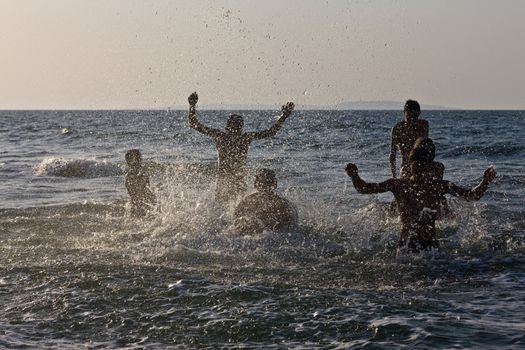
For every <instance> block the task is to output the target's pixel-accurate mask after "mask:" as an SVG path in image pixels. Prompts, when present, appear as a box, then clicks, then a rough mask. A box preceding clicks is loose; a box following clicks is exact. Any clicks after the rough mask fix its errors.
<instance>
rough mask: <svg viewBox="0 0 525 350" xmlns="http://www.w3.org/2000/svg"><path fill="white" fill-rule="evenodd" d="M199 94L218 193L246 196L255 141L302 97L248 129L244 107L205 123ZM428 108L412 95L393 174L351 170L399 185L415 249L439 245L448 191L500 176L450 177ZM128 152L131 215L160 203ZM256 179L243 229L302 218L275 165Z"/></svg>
mask: <svg viewBox="0 0 525 350" xmlns="http://www.w3.org/2000/svg"><path fill="white" fill-rule="evenodd" d="M197 101H198V95H197V93H195V92H194V93H192V94H191V95H190V96H189V98H188V102H189V115H188V121H189V125H190V127H191V128H192V129H195V130H196V131H198V132H200V133H202V134H204V135H207V136H209V137H211V138H212V139H213V141H214V142H215V146H216V148H217V154H218V166H217V182H216V193H215V198H216V200H217V202H219V203H221V204H228V203H232V202H234V201H237V200H238V199H239V198H242V197H244V195H245V194H246V191H247V184H246V180H245V177H246V175H245V174H246V171H245V168H246V159H247V155H248V149H249V147H250V144H251V143H252V141H255V140H261V139H265V138H270V137H273V136H275V135H276V133H277V132H278V131H279V129H280V128H281V127H282V125H283V123H284V122H285V121H286V119H287V118H288V117H289V116H290V115H291V114H292V112H293V110H294V104H293V103H292V102H288V103H286V104H285V105H284V106H282V109H281V111H282V114H281V116H280V117H279V119H278V120H277V121H276V122H275V124H274V125H273V126H272V127H270V128H269V129H267V130H264V131H259V132H243V127H244V120H243V118H242V117H241V116H239V115H236V114H232V115H230V117H229V118H228V120H227V122H226V127H225V130H224V131H223V130H219V129H214V128H210V127H208V126H205V125H203V124H202V123H201V122H200V121H199V120H198V118H197V112H196V105H197ZM420 114H421V108H420V106H419V103H418V102H417V101H414V100H408V101H406V103H405V106H404V120H403V121H400V122H399V123H397V124H396V125H395V126H394V127H393V129H392V140H391V147H390V157H389V160H390V168H391V171H392V178H391V179H388V180H386V181H383V182H380V183H369V182H366V181H364V180H363V179H361V177H360V176H359V172H358V168H357V166H356V165H355V164H352V163H348V164H347V166H346V173H347V174H348V176H349V177H350V178H351V179H352V183H353V185H354V187H355V188H356V190H357V191H358V192H360V193H383V192H392V193H393V195H394V198H395V199H394V202H393V206H394V207H396V208H397V211H398V212H399V216H400V218H401V224H402V229H401V234H400V239H399V246H400V247H403V246H408V248H409V249H410V250H411V251H414V252H417V251H420V250H431V249H433V248H438V240H437V238H436V228H435V222H436V220H438V219H439V218H441V217H442V215H443V214H444V213H446V212H447V211H448V205H447V200H446V198H445V195H446V194H450V195H452V196H456V197H462V198H465V199H466V200H479V199H480V198H481V197H482V196H483V195H484V193H485V191H486V190H487V188H488V185H489V184H490V183H491V182H492V181H493V180H494V179H495V177H496V171H495V169H494V168H492V167H489V168H488V169H487V170H486V171H485V173H484V174H483V180H482V181H481V182H480V183H479V184H478V185H477V186H476V187H474V188H464V187H460V186H458V185H456V184H454V183H452V182H449V181H446V180H443V174H444V170H445V167H444V165H443V164H442V163H440V162H437V161H435V153H436V150H435V145H434V143H433V141H432V140H431V139H430V138H429V137H428V135H429V125H428V122H427V121H426V120H422V119H419V115H420ZM398 151H399V153H400V158H401V163H400V169H399V178H397V169H396V155H397V152H398ZM125 158H126V162H127V164H128V167H129V170H128V172H127V174H126V178H125V184H126V188H127V190H128V194H129V197H130V209H131V215H133V216H136V217H140V216H144V215H146V214H147V213H148V211H149V209H150V208H152V207H153V205H154V203H155V196H154V195H153V193H152V191H151V189H150V183H149V176H148V174H147V171H146V170H145V168H144V166H143V163H142V157H141V154H140V151H139V150H136V149H133V150H130V151H128V152H127V153H126V156H125ZM254 187H255V190H256V192H255V193H253V194H251V195H248V196H246V197H244V198H242V199H241V200H240V202H239V203H238V204H237V206H236V208H235V211H234V222H235V224H236V225H238V226H239V229H240V230H241V231H243V232H244V233H246V232H262V231H263V230H265V229H270V230H274V231H285V230H289V229H292V228H293V227H295V226H296V225H297V223H298V217H297V209H296V208H295V206H294V205H293V204H292V203H291V202H290V201H288V200H287V199H285V198H283V197H282V196H280V195H278V194H277V193H276V192H275V190H276V188H277V178H276V176H275V172H274V171H273V170H271V169H260V170H258V171H257V172H256V175H255V181H254Z"/></svg>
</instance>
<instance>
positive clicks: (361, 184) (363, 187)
mask: <svg viewBox="0 0 525 350" xmlns="http://www.w3.org/2000/svg"><path fill="white" fill-rule="evenodd" d="M345 170H346V173H347V174H348V176H350V177H351V178H352V183H353V184H354V187H355V189H356V190H357V192H359V193H365V194H370V193H383V192H388V191H390V192H393V191H394V184H395V181H396V180H394V179H389V180H386V181H383V182H379V183H373V182H366V181H364V180H363V179H361V178H360V177H359V174H358V170H357V166H356V165H355V164H352V163H348V164H347V165H346V169H345Z"/></svg>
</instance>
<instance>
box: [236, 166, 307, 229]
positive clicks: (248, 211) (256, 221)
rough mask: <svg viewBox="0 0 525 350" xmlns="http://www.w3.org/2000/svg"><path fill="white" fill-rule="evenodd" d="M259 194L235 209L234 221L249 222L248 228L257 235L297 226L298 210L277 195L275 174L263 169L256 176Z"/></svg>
mask: <svg viewBox="0 0 525 350" xmlns="http://www.w3.org/2000/svg"><path fill="white" fill-rule="evenodd" d="M254 187H255V189H256V191H257V192H255V193H253V194H251V195H249V196H247V197H245V198H244V199H242V200H241V202H240V203H239V204H238V205H237V208H235V213H234V219H235V220H236V221H237V223H239V220H241V221H242V220H245V221H248V225H244V226H247V227H251V229H252V230H253V231H255V232H252V233H257V232H262V231H263V230H264V229H270V230H273V231H286V230H289V229H291V228H293V227H295V226H297V209H296V208H295V206H294V205H293V204H292V203H291V202H290V201H288V200H287V199H285V198H283V197H281V196H279V195H278V194H276V193H275V189H276V188H277V179H276V177H275V172H274V171H273V170H270V169H261V170H259V171H257V174H256V175H255V181H254Z"/></svg>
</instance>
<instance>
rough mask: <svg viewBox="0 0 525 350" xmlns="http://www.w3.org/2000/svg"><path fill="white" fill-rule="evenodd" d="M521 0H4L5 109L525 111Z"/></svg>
mask: <svg viewBox="0 0 525 350" xmlns="http://www.w3.org/2000/svg"><path fill="white" fill-rule="evenodd" d="M524 18H525V1H522V0H493V1H487V0H435V1H434V0H405V1H401V0H399V1H393V0H376V1H374V0H369V1H365V0H346V1H343V0H333V1H332V0H329V1H320V0H286V1H282V0H265V1H255V0H235V1H200V0H189V1H185V0H177V1H171V0H167V1H163V0H155V1H146V0H144V1H135V0H0V48H1V51H0V109H128V108H129V109H133V108H166V107H177V106H183V107H184V106H186V105H187V97H188V95H189V94H190V93H191V92H193V91H197V92H198V93H199V98H200V99H199V104H203V105H207V104H262V105H269V106H273V105H275V106H276V108H278V106H280V105H282V104H283V103H284V102H286V101H295V102H296V103H298V104H299V105H332V104H336V103H341V102H345V101H387V100H390V101H404V100H406V99H407V98H414V99H417V100H419V101H420V102H421V103H423V104H427V105H441V106H450V107H457V108H472V109H525V74H524V73H525V39H524V34H525V20H524Z"/></svg>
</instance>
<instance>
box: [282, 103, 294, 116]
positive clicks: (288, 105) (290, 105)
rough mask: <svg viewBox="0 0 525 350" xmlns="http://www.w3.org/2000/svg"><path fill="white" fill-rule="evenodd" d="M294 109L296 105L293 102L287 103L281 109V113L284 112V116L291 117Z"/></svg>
mask: <svg viewBox="0 0 525 350" xmlns="http://www.w3.org/2000/svg"><path fill="white" fill-rule="evenodd" d="M294 108H295V105H294V103H293V102H287V103H286V104H285V105H284V106H282V107H281V111H282V112H283V115H285V116H289V115H290V114H291V113H292V111H293V109H294Z"/></svg>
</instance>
